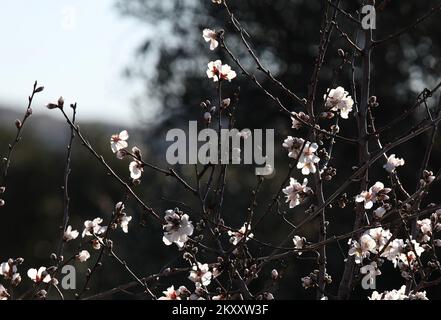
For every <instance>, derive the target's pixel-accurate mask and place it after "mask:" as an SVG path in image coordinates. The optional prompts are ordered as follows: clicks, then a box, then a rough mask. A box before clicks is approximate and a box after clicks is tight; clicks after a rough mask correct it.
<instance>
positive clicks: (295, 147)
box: [282, 136, 305, 159]
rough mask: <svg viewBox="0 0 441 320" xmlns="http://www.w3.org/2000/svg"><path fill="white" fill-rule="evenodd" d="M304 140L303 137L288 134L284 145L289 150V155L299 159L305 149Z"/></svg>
mask: <svg viewBox="0 0 441 320" xmlns="http://www.w3.org/2000/svg"><path fill="white" fill-rule="evenodd" d="M304 142H305V140H303V139H302V138H296V137H292V136H288V137H286V139H285V140H284V141H283V143H282V146H283V147H284V148H285V149H287V150H288V157H290V158H293V159H297V158H298V157H299V155H300V152H301V151H302V149H303V144H304Z"/></svg>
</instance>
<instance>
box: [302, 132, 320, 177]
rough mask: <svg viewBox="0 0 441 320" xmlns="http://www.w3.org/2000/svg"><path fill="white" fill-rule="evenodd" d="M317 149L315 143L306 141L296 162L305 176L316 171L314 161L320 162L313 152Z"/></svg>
mask: <svg viewBox="0 0 441 320" xmlns="http://www.w3.org/2000/svg"><path fill="white" fill-rule="evenodd" d="M317 149H318V145H317V143H315V142H314V143H311V142H309V141H308V142H306V143H305V146H304V147H303V151H302V153H301V155H300V158H299V161H298V162H297V169H302V174H304V175H305V176H307V175H309V174H310V173H316V171H317V168H316V166H315V165H316V163H319V162H320V158H319V157H318V156H317V155H316V154H315V152H316V151H317Z"/></svg>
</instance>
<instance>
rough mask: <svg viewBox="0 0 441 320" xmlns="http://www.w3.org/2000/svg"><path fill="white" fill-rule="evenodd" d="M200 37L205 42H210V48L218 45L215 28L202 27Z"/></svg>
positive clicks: (212, 48)
mask: <svg viewBox="0 0 441 320" xmlns="http://www.w3.org/2000/svg"><path fill="white" fill-rule="evenodd" d="M202 37H203V38H204V40H205V41H206V42H210V50H214V49H216V48H217V46H218V45H219V42H218V41H217V33H216V31H215V30H211V29H204V30H203V31H202Z"/></svg>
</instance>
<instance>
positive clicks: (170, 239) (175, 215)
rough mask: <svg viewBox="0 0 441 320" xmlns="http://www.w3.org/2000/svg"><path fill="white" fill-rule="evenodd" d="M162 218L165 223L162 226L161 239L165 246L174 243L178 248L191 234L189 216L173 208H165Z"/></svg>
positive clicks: (191, 227)
mask: <svg viewBox="0 0 441 320" xmlns="http://www.w3.org/2000/svg"><path fill="white" fill-rule="evenodd" d="M164 219H165V221H166V222H167V224H166V225H164V226H163V229H164V236H163V237H162V241H163V242H164V244H165V245H167V246H169V245H171V244H172V243H175V244H176V245H177V246H178V247H179V248H182V247H183V246H184V244H185V243H186V242H187V241H188V237H189V236H191V235H192V234H193V229H194V228H193V224H192V222H191V221H190V220H189V216H188V215H187V214H184V213H183V212H181V211H179V210H178V209H175V210H167V211H166V212H165V218H164Z"/></svg>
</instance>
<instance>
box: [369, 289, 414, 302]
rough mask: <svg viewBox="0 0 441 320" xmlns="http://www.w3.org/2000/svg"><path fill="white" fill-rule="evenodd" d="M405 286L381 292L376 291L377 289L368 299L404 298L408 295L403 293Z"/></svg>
mask: <svg viewBox="0 0 441 320" xmlns="http://www.w3.org/2000/svg"><path fill="white" fill-rule="evenodd" d="M405 292H406V286H402V287H401V288H400V290H395V289H394V290H392V291H385V292H383V293H378V292H377V291H374V292H372V295H371V296H370V297H369V300H406V299H407V298H408V297H407V296H406V295H405Z"/></svg>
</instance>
